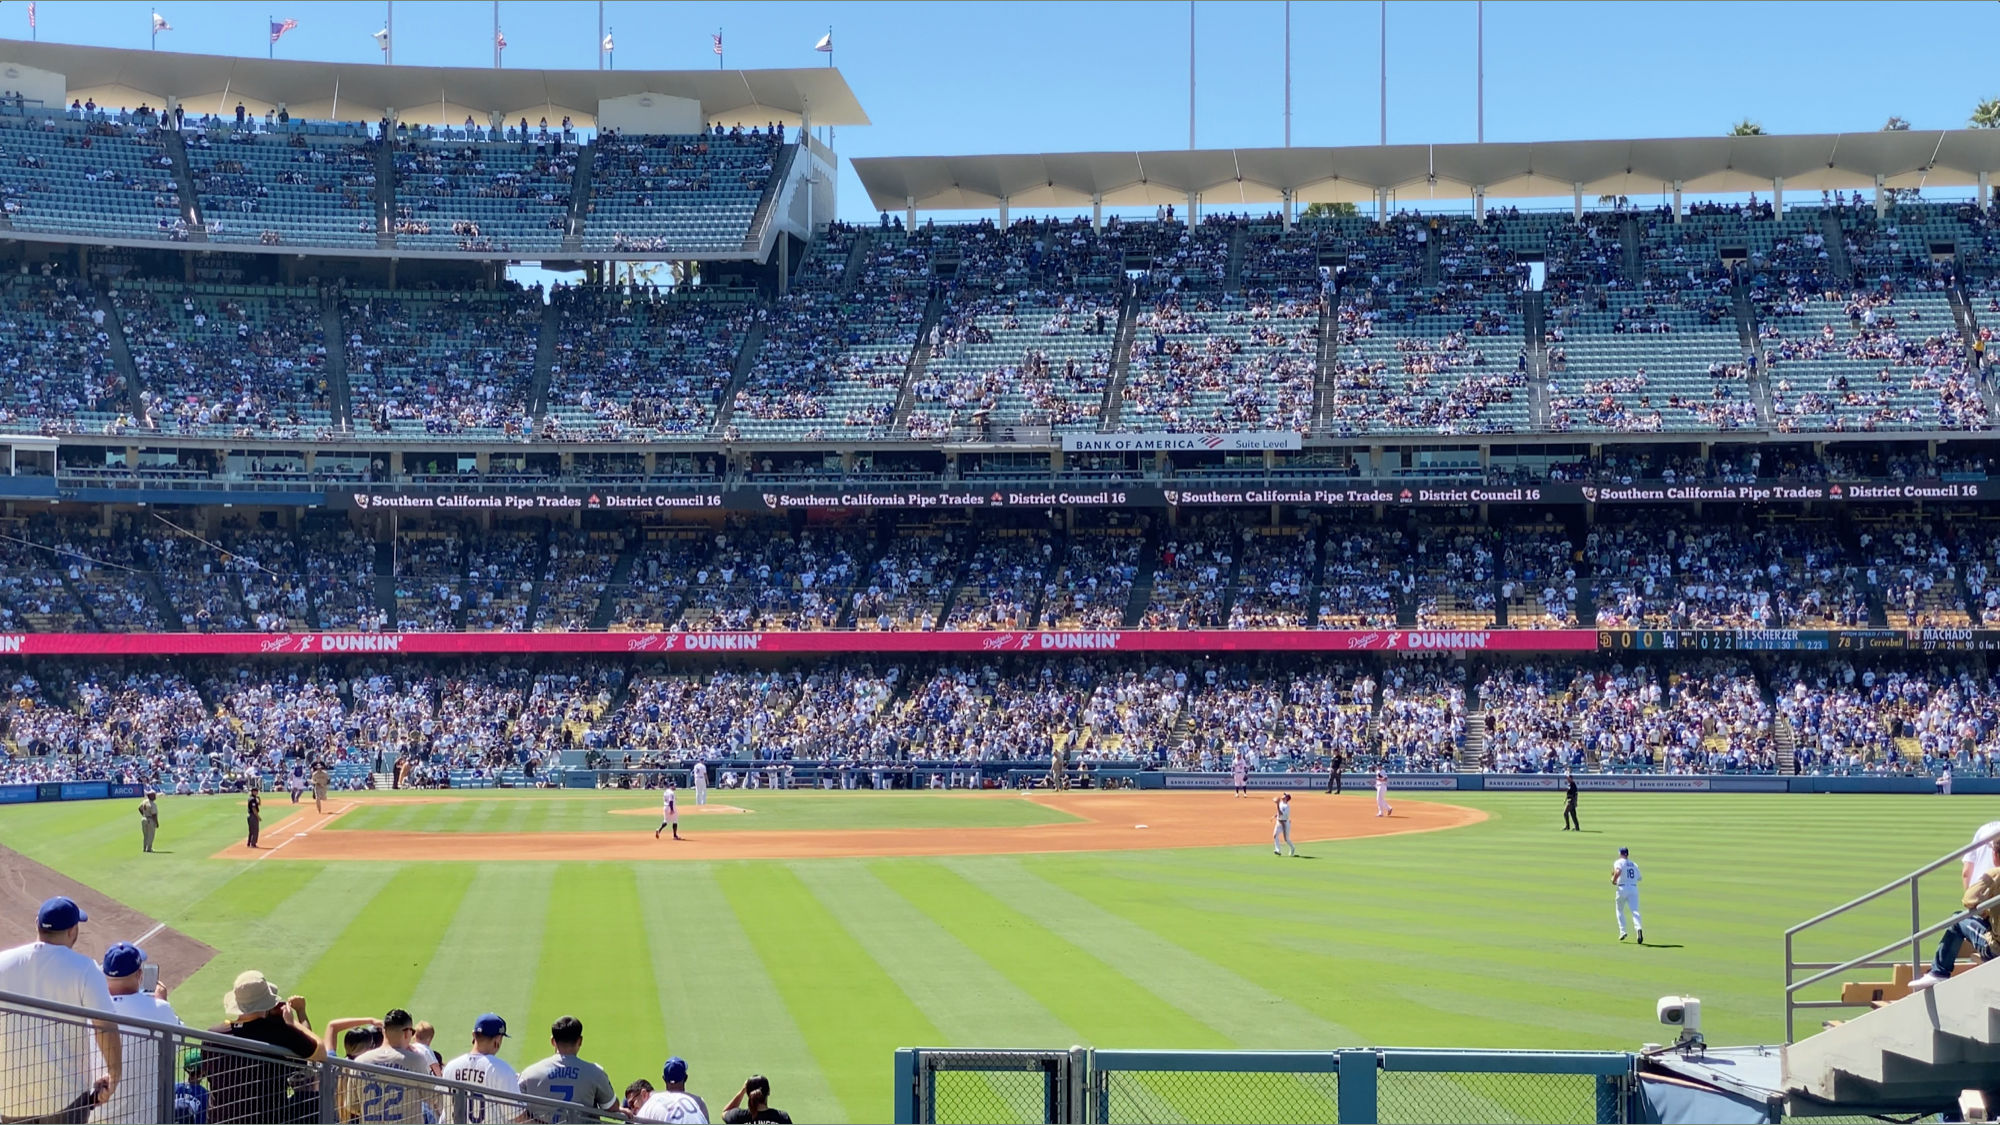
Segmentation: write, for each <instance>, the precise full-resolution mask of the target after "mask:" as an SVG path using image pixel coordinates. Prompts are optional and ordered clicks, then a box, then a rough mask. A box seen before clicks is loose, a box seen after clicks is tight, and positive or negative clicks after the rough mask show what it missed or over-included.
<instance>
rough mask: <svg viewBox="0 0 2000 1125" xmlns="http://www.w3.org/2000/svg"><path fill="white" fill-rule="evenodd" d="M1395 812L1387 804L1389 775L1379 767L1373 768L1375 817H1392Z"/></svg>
mask: <svg viewBox="0 0 2000 1125" xmlns="http://www.w3.org/2000/svg"><path fill="white" fill-rule="evenodd" d="M1395 814H1396V810H1395V808H1394V807H1392V806H1391V805H1390V804H1389V774H1388V773H1387V772H1386V771H1385V770H1383V769H1382V767H1381V766H1376V767H1375V815H1376V816H1394V815H1395Z"/></svg>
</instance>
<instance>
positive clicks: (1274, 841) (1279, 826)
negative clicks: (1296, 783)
mask: <svg viewBox="0 0 2000 1125" xmlns="http://www.w3.org/2000/svg"><path fill="white" fill-rule="evenodd" d="M1280 839H1282V840H1284V842H1285V847H1287V848H1290V849H1292V854H1293V855H1297V854H1299V846H1298V845H1297V844H1294V843H1292V795H1291V794H1290V793H1287V794H1285V795H1284V796H1282V797H1279V798H1278V811H1277V813H1276V815H1274V816H1272V817H1271V854H1272V855H1284V854H1285V853H1284V852H1283V851H1281V850H1280V849H1279V848H1278V841H1279V840H1280Z"/></svg>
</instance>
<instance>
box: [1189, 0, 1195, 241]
mask: <svg viewBox="0 0 2000 1125" xmlns="http://www.w3.org/2000/svg"><path fill="white" fill-rule="evenodd" d="M1188 147H1189V148H1193V147H1194V0H1188ZM1188 222H1190V223H1192V222H1194V216H1192V215H1190V216H1188Z"/></svg>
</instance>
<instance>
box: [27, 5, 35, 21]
mask: <svg viewBox="0 0 2000 1125" xmlns="http://www.w3.org/2000/svg"><path fill="white" fill-rule="evenodd" d="M28 26H29V27H33V26H35V0H28Z"/></svg>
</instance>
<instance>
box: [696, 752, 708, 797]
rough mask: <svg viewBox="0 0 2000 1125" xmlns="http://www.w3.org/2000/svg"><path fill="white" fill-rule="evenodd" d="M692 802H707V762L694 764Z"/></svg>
mask: <svg viewBox="0 0 2000 1125" xmlns="http://www.w3.org/2000/svg"><path fill="white" fill-rule="evenodd" d="M694 803H695V804H697V805H705V804H707V803H708V763H707V762H696V763H695V764H694Z"/></svg>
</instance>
